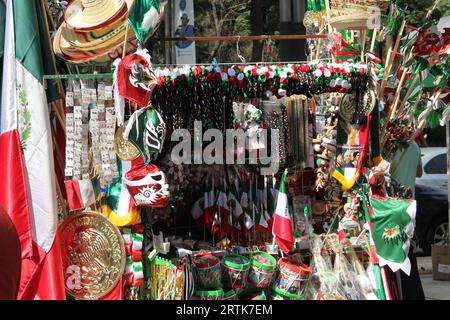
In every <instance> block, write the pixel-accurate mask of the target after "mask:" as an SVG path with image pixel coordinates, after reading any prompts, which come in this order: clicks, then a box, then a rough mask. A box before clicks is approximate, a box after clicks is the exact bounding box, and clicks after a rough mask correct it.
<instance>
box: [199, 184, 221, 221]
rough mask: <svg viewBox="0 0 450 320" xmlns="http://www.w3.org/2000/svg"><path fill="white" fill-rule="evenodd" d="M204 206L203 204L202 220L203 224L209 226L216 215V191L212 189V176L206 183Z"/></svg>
mask: <svg viewBox="0 0 450 320" xmlns="http://www.w3.org/2000/svg"><path fill="white" fill-rule="evenodd" d="M204 198H205V200H204V206H203V222H202V224H203V225H204V226H209V225H211V223H213V221H214V216H215V215H216V208H217V206H216V191H215V189H214V178H212V179H211V182H210V183H208V184H207V187H206V189H205V195H204Z"/></svg>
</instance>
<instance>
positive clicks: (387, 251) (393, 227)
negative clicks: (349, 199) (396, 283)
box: [369, 195, 416, 275]
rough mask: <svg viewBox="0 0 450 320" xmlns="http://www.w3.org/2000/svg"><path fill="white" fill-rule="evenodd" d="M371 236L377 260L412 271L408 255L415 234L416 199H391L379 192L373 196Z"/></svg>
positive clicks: (408, 272) (405, 270)
mask: <svg viewBox="0 0 450 320" xmlns="http://www.w3.org/2000/svg"><path fill="white" fill-rule="evenodd" d="M370 204H371V207H370V208H369V214H370V222H369V226H370V230H371V232H370V237H371V239H370V240H371V245H372V248H371V249H372V252H373V253H375V257H376V258H377V259H376V260H375V262H376V263H378V264H379V265H380V267H383V266H389V268H390V269H391V270H392V271H393V272H396V271H397V270H402V271H403V272H405V273H406V274H407V275H409V274H410V272H411V261H410V260H409V258H408V252H409V247H410V239H411V238H412V237H413V235H414V229H415V217H416V201H415V200H410V199H388V198H382V197H378V196H375V195H374V196H372V197H371V198H370Z"/></svg>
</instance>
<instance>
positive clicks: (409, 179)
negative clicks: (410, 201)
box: [391, 142, 422, 196]
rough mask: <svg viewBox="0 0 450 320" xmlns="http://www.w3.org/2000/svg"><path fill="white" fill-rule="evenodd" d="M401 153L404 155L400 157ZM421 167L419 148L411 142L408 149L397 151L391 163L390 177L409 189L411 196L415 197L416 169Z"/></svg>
mask: <svg viewBox="0 0 450 320" xmlns="http://www.w3.org/2000/svg"><path fill="white" fill-rule="evenodd" d="M403 152H405V155H404V156H403V158H401V157H402V154H403ZM418 166H422V158H421V156H420V148H419V146H418V145H417V143H415V142H412V143H410V146H409V147H408V149H406V150H405V149H399V150H397V152H396V154H395V156H394V158H393V160H392V161H391V175H392V178H394V179H395V180H396V181H397V182H398V183H400V184H401V185H404V186H406V187H409V188H411V190H412V193H413V196H414V195H415V185H416V171H417V167H418Z"/></svg>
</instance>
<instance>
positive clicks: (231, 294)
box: [223, 289, 236, 300]
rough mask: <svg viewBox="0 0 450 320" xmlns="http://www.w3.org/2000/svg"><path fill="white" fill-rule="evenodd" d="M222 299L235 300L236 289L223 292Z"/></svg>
mask: <svg viewBox="0 0 450 320" xmlns="http://www.w3.org/2000/svg"><path fill="white" fill-rule="evenodd" d="M223 300H236V291H235V290H234V289H231V290H228V291H225V292H224V293H223Z"/></svg>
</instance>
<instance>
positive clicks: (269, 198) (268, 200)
mask: <svg viewBox="0 0 450 320" xmlns="http://www.w3.org/2000/svg"><path fill="white" fill-rule="evenodd" d="M273 185H274V184H273V182H272V179H270V180H269V178H267V177H264V192H265V204H266V209H267V211H266V212H267V214H268V216H267V224H268V225H269V230H271V229H272V226H273V214H274V212H275V198H274V186H273Z"/></svg>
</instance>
